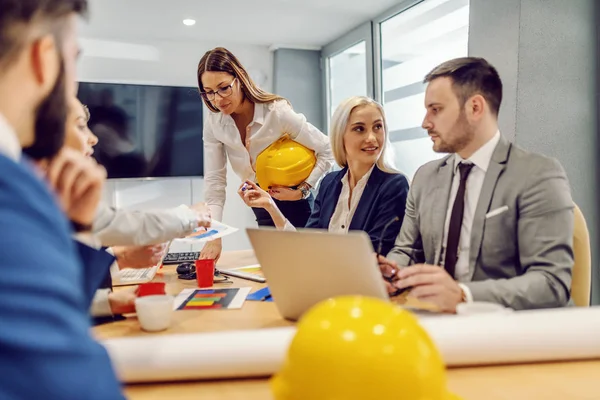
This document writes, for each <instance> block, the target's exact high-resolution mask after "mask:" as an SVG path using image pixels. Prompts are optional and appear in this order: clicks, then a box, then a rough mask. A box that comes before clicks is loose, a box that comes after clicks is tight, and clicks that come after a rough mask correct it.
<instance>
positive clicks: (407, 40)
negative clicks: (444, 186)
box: [379, 0, 469, 179]
mask: <svg viewBox="0 0 600 400" xmlns="http://www.w3.org/2000/svg"><path fill="white" fill-rule="evenodd" d="M379 30H380V35H381V36H380V38H381V39H380V43H381V49H380V50H381V52H380V54H381V58H380V66H381V89H382V90H381V93H382V102H383V104H384V107H385V111H386V117H387V122H388V130H389V135H390V140H391V142H392V147H393V149H394V152H395V164H396V167H398V168H399V169H400V171H402V172H404V173H405V174H406V175H407V176H408V177H409V178H411V179H412V177H413V176H414V173H415V172H416V170H417V169H418V168H419V167H420V166H421V165H423V164H425V163H426V162H428V161H431V160H434V159H437V158H440V157H442V156H443V154H437V153H435V152H434V151H433V150H432V143H431V140H430V139H429V137H428V136H427V132H426V131H425V130H423V129H422V128H421V123H422V121H423V117H424V116H425V107H424V98H425V85H424V84H423V83H422V82H423V78H424V76H425V75H426V74H427V73H428V72H429V71H430V70H431V69H433V68H434V67H435V66H436V65H438V64H440V63H442V62H444V61H446V60H449V59H452V58H456V57H464V56H466V55H467V53H468V38H469V37H468V35H469V0H425V1H422V2H419V3H417V4H416V5H414V6H412V7H410V8H408V9H406V10H404V11H402V12H401V13H399V14H396V15H394V16H393V17H391V18H389V19H386V20H384V21H382V22H380V24H379Z"/></svg>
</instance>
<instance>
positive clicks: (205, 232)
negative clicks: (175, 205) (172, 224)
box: [174, 220, 238, 244]
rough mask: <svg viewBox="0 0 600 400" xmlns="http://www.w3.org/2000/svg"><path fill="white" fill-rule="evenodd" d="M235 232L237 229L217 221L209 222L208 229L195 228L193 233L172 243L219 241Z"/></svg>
mask: <svg viewBox="0 0 600 400" xmlns="http://www.w3.org/2000/svg"><path fill="white" fill-rule="evenodd" d="M237 231H238V228H234V227H232V226H229V225H226V224H224V223H222V222H219V221H215V220H211V223H210V227H209V228H196V229H195V230H194V232H193V233H192V234H190V235H188V236H187V237H184V238H178V239H174V241H176V242H180V243H189V244H194V243H204V242H210V241H212V240H215V239H220V238H222V237H224V236H227V235H231V234H232V233H234V232H237Z"/></svg>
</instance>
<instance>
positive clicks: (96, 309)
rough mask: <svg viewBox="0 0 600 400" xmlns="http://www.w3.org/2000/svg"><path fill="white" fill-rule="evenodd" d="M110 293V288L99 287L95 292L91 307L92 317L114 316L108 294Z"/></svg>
mask: <svg viewBox="0 0 600 400" xmlns="http://www.w3.org/2000/svg"><path fill="white" fill-rule="evenodd" d="M109 294H110V289H98V290H96V293H95V294H94V299H93V300H92V306H91V307H90V314H92V317H108V316H112V315H113V313H112V310H111V309H110V301H109V300H108V295H109Z"/></svg>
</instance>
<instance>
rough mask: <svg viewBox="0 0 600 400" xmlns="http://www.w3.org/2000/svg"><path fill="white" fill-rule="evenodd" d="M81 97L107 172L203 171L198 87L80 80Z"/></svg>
mask: <svg viewBox="0 0 600 400" xmlns="http://www.w3.org/2000/svg"><path fill="white" fill-rule="evenodd" d="M79 99H80V100H81V102H82V103H83V104H85V105H87V106H88V108H89V110H90V113H91V118H90V121H89V127H90V129H91V130H92V132H94V134H95V135H96V136H97V137H98V139H99V141H98V144H97V145H96V147H95V148H94V150H95V151H94V157H95V158H96V160H98V162H99V163H100V164H102V165H103V166H104V167H105V168H106V170H107V172H108V177H109V178H149V177H180V176H202V175H203V172H204V169H203V164H204V160H203V142H202V122H203V121H202V99H201V98H200V95H199V94H198V89H197V88H192V87H171V86H146V85H128V84H108V83H87V82H81V83H80V84H79Z"/></svg>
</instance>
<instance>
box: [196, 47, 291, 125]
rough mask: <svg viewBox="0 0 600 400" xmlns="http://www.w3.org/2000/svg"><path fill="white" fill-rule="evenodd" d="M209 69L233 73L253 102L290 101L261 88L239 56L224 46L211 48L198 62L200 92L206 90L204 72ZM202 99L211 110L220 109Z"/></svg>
mask: <svg viewBox="0 0 600 400" xmlns="http://www.w3.org/2000/svg"><path fill="white" fill-rule="evenodd" d="M207 71H212V72H227V73H228V74H231V75H233V76H234V77H235V78H237V79H238V80H239V81H240V84H241V87H242V92H243V93H244V97H245V98H246V99H248V100H250V101H251V102H253V103H271V102H273V101H277V100H285V101H287V102H288V103H289V101H288V100H287V99H285V98H283V97H281V96H277V95H276V94H273V93H269V92H266V91H264V90H262V89H261V88H259V87H258V86H257V85H256V83H254V81H253V80H252V78H250V75H249V74H248V71H246V69H245V68H244V67H243V65H242V63H240V61H239V60H238V59H237V57H236V56H234V55H233V53H232V52H230V51H229V50H227V49H226V48H224V47H216V48H214V49H212V50H209V51H207V52H206V53H204V55H203V56H202V58H201V59H200V62H199V63H198V89H199V90H200V93H202V92H204V86H202V74H204V73H205V72H207ZM202 100H204V104H206V107H208V109H209V110H211V111H212V112H215V113H217V112H219V109H218V108H217V107H215V106H214V105H212V103H211V102H210V101H208V100H207V99H205V98H204V97H202Z"/></svg>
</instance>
